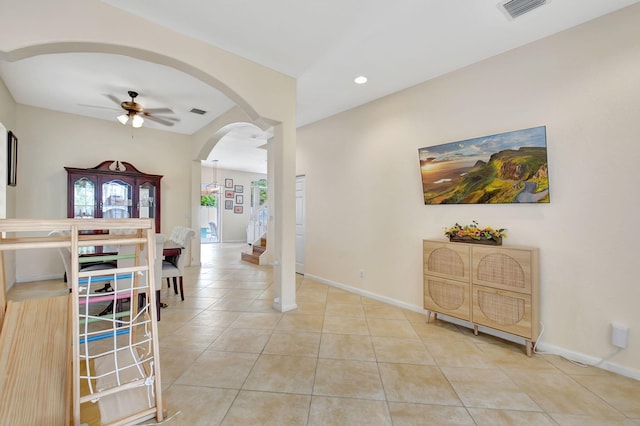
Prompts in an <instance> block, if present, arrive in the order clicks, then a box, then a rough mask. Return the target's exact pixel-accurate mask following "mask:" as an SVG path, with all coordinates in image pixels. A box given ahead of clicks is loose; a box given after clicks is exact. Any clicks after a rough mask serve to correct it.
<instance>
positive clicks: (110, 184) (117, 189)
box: [100, 179, 132, 219]
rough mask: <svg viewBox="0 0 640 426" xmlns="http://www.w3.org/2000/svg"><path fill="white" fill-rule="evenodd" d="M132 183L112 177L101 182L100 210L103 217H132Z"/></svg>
mask: <svg viewBox="0 0 640 426" xmlns="http://www.w3.org/2000/svg"><path fill="white" fill-rule="evenodd" d="M131 196H132V185H131V184H129V183H127V182H125V181H123V180H120V179H113V180H109V181H107V182H103V183H102V202H101V203H100V210H101V212H102V217H103V218H105V219H126V218H130V217H132V215H131V206H132V199H131Z"/></svg>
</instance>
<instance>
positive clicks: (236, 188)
mask: <svg viewBox="0 0 640 426" xmlns="http://www.w3.org/2000/svg"><path fill="white" fill-rule="evenodd" d="M234 191H236V192H237V193H239V194H242V193H243V192H244V186H242V185H235V187H234Z"/></svg>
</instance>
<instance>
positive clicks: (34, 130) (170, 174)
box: [15, 105, 191, 282]
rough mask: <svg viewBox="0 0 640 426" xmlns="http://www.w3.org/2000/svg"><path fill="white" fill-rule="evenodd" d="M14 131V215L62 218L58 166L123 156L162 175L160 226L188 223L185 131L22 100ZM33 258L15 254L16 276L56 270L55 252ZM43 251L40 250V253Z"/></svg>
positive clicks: (62, 174)
mask: <svg viewBox="0 0 640 426" xmlns="http://www.w3.org/2000/svg"><path fill="white" fill-rule="evenodd" d="M16 122H17V124H16V134H17V135H18V136H19V138H20V139H19V160H18V161H19V164H18V186H17V187H16V188H17V190H18V191H19V196H18V197H17V206H16V207H17V208H16V215H15V217H20V218H38V217H41V218H65V217H67V173H66V171H65V170H64V166H71V167H95V166H97V165H98V164H99V163H101V162H102V161H105V160H120V161H127V162H129V163H131V164H133V165H134V166H136V168H138V170H140V171H143V172H145V173H151V174H159V175H163V178H162V181H161V182H162V193H161V197H162V198H161V211H162V215H161V222H162V223H161V231H162V232H163V233H164V234H169V233H171V229H172V228H173V227H174V226H176V225H181V226H190V220H191V216H190V214H191V205H190V203H191V197H190V195H189V190H188V189H189V187H190V174H189V170H190V168H191V158H190V150H189V149H185V148H184V147H189V144H190V138H189V137H188V136H184V135H179V134H174V133H168V132H162V131H157V130H152V129H148V128H145V127H141V128H139V129H135V130H133V128H132V127H131V126H123V125H121V124H120V123H118V122H117V121H115V120H114V121H113V122H108V121H104V120H97V119H92V118H86V117H81V116H77V115H72V114H65V113H60V112H55V111H50V110H45V109H41V108H34V107H29V106H24V105H18V106H17V120H16ZM46 253H47V254H46V257H44V258H42V259H40V261H38V262H33V256H34V255H33V253H26V252H18V253H17V264H16V268H17V277H16V278H17V281H18V282H23V281H33V280H36V279H42V278H47V277H52V276H55V275H56V274H58V275H61V274H62V272H63V268H62V265H61V264H60V262H59V259H58V258H57V257H56V256H57V254H56V253H51V252H49V251H46ZM43 255H44V254H43Z"/></svg>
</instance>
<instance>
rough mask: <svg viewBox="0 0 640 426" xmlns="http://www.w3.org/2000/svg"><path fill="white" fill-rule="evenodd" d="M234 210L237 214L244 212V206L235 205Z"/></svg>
mask: <svg viewBox="0 0 640 426" xmlns="http://www.w3.org/2000/svg"><path fill="white" fill-rule="evenodd" d="M233 212H234V213H235V214H242V206H235V207H234V208H233Z"/></svg>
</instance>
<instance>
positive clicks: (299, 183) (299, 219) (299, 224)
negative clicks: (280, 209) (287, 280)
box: [296, 176, 305, 274]
mask: <svg viewBox="0 0 640 426" xmlns="http://www.w3.org/2000/svg"><path fill="white" fill-rule="evenodd" d="M304 198H305V177H304V176H296V273H298V274H304V252H305V250H304V244H305V240H304V234H305V204H304Z"/></svg>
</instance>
